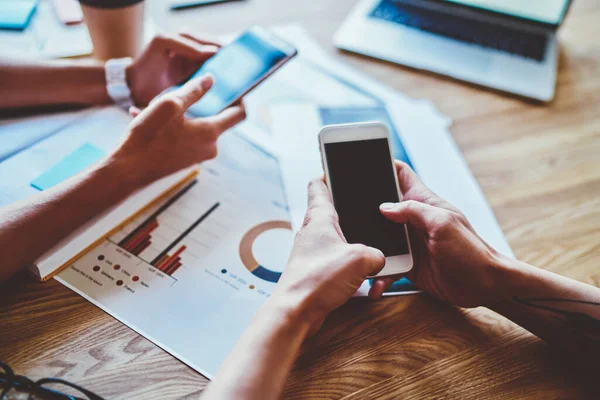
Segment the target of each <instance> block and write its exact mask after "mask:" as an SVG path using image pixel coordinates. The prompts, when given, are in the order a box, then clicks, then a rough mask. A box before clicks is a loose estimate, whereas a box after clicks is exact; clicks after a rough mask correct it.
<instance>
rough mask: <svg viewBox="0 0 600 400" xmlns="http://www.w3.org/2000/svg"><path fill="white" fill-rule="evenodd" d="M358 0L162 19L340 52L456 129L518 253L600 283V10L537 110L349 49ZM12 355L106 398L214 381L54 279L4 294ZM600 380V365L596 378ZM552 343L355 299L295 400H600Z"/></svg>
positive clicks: (585, 4) (480, 320)
mask: <svg viewBox="0 0 600 400" xmlns="http://www.w3.org/2000/svg"><path fill="white" fill-rule="evenodd" d="M354 3H356V1H355V0H318V1H293V2H292V1H280V0H248V1H245V2H239V3H231V4H223V5H220V6H214V7H207V8H203V9H194V10H189V11H185V12H179V13H165V12H164V10H165V9H166V2H158V1H154V2H150V3H149V11H150V13H151V15H152V16H153V17H154V18H155V19H156V21H157V22H158V24H159V25H160V26H162V27H164V28H167V29H170V30H178V29H181V28H182V27H185V28H187V30H189V31H191V32H197V31H199V30H202V31H206V32H211V33H215V34H220V33H226V32H228V31H231V30H239V29H242V28H244V27H246V26H247V25H250V24H255V23H262V24H274V23H287V22H299V23H301V24H303V25H304V26H305V27H306V28H307V29H308V30H309V31H310V33H311V34H312V35H313V36H314V37H315V38H316V39H317V40H318V41H319V42H320V44H321V45H323V46H324V47H325V48H326V49H327V50H329V51H330V52H331V53H332V54H334V55H335V56H336V57H339V58H340V59H342V60H343V61H345V62H347V63H349V64H352V65H353V66H354V67H356V68H358V69H360V70H362V71H364V72H366V73H368V74H371V75H373V76H375V77H376V78H377V79H379V80H381V81H383V82H385V83H387V84H388V85H390V86H391V87H393V88H395V89H397V90H400V91H402V92H405V93H407V94H408V95H410V96H413V97H416V98H427V99H430V100H432V101H433V102H434V103H435V104H436V105H437V106H438V107H439V108H440V109H441V110H442V111H443V112H444V113H446V114H447V115H449V116H451V117H452V118H453V120H454V125H453V128H452V133H453V135H454V138H455V140H456V142H457V143H458V146H459V147H460V149H461V150H462V152H463V154H464V156H465V158H466V159H467V161H468V163H469V165H470V167H471V169H472V170H473V173H474V175H475V177H476V178H477V180H478V181H479V184H480V185H481V187H482V188H483V190H484V192H485V194H486V196H487V198H488V199H489V201H490V203H491V204H492V206H493V209H494V211H495V213H496V215H497V217H498V219H499V221H500V224H501V225H502V228H503V229H504V232H505V233H506V235H507V237H508V239H509V242H510V244H511V246H512V248H513V249H514V251H515V253H516V255H517V256H518V257H519V258H520V259H522V260H524V261H526V262H529V263H532V264H534V265H538V266H540V267H542V268H546V269H548V270H551V271H555V272H558V273H561V274H564V275H567V276H569V277H572V278H575V279H579V280H581V281H584V282H587V283H590V284H594V285H600V41H599V40H598V37H600V28H599V27H598V26H599V21H600V2H598V1H596V0H577V1H575V4H574V6H573V9H572V10H571V13H570V15H569V16H568V18H567V21H566V26H564V28H563V29H562V31H561V33H560V41H561V44H562V46H561V57H560V73H559V75H558V87H557V95H556V100H555V101H554V102H553V103H552V104H550V105H546V106H542V105H535V104H528V103H526V102H523V101H521V100H517V99H513V98H510V97H506V96H503V95H499V94H496V93H492V92H489V91H486V90H482V89H479V88H474V87H470V86H467V85H465V84H461V83H457V82H453V81H450V80H448V79H445V78H441V77H437V76H434V75H431V74H427V73H421V72H416V71H412V70H409V69H407V68H403V67H399V66H396V65H391V64H387V63H383V62H379V61H373V60H370V59H367V58H363V57H359V56H355V55H349V54H342V53H339V52H337V51H336V50H335V49H334V48H333V46H332V44H331V37H332V35H333V33H334V31H335V30H336V29H337V27H338V26H339V25H340V24H341V22H342V20H343V19H344V16H345V15H346V13H347V12H348V11H349V10H350V9H351V7H352V6H353V5H354ZM0 359H3V360H5V361H8V362H10V363H11V364H12V365H13V367H15V369H16V370H17V372H18V373H21V374H26V375H28V376H31V377H36V378H38V377H43V376H50V375H54V376H60V377H63V378H65V379H68V380H71V381H74V382H78V383H80V384H82V385H84V386H86V387H89V388H90V389H92V390H94V391H97V392H98V393H99V394H102V395H104V396H106V398H109V399H147V398H161V399H171V398H185V399H192V398H198V397H199V396H200V394H201V392H202V390H203V388H204V387H205V385H206V384H207V380H206V379H205V378H203V377H202V376H201V375H199V374H197V373H196V372H194V371H193V370H191V369H190V368H188V367H187V366H185V365H184V364H183V363H181V362H179V361H178V360H176V359H175V358H173V357H172V356H170V355H169V354H167V353H166V352H164V351H162V350H161V349H159V348H158V347H156V346H155V345H153V344H152V343H150V342H149V341H148V340H146V339H144V338H143V337H141V336H139V335H138V334H136V333H135V332H133V331H131V330H130V329H129V328H127V327H126V326H124V325H122V324H121V323H119V322H117V321H116V320H114V319H113V318H111V317H110V316H108V315H107V314H105V313H104V312H102V311H101V310H99V309H98V308H96V307H95V306H93V305H91V304H90V303H88V302H87V301H85V300H83V299H82V298H80V297H79V296H77V295H76V294H74V293H73V292H71V291H70V290H68V289H66V288H65V287H63V286H61V285H60V284H58V283H57V282H55V281H52V282H49V283H47V284H43V285H42V284H38V283H35V282H32V281H31V280H30V279H29V278H28V277H26V276H25V275H24V274H21V275H19V276H17V277H15V278H14V279H13V280H12V281H10V282H9V283H8V284H7V285H4V286H2V287H1V288H0ZM596 371H597V370H596ZM598 393H600V390H598V387H594V386H593V384H589V383H585V382H584V381H583V380H582V379H581V378H580V376H579V375H578V374H577V373H575V372H573V370H572V369H571V368H569V367H568V366H566V365H564V364H562V363H561V361H560V360H559V359H558V358H557V357H556V355H555V354H554V353H553V352H552V351H551V350H550V349H548V348H547V346H546V345H545V344H544V343H543V342H542V341H540V340H539V339H537V338H536V337H534V336H532V335H531V334H529V333H528V332H526V331H525V330H523V329H521V328H519V327H518V326H516V325H514V324H512V323H511V322H509V321H508V320H506V319H504V318H502V317H500V316H498V315H497V314H494V313H492V312H490V311H488V310H486V309H481V308H479V309H471V310H463V309H457V308H454V307H452V306H450V305H448V304H445V303H442V302H439V301H436V300H434V299H432V298H431V297H429V296H427V295H417V296H412V297H404V298H394V299H387V300H384V301H381V302H378V303H370V302H368V301H362V300H359V301H351V302H350V303H349V304H348V305H346V306H345V307H343V308H342V309H341V310H339V311H338V312H336V313H335V314H333V315H332V316H331V318H330V319H329V320H328V321H327V323H326V324H325V327H324V329H323V330H322V331H321V333H320V334H319V335H318V336H317V337H315V338H314V339H312V340H311V341H310V342H309V343H307V345H306V346H305V349H304V351H303V353H302V355H301V356H300V358H299V360H298V363H297V365H296V367H295V370H294V372H293V374H292V375H291V376H290V378H289V382H288V385H287V387H286V393H285V397H286V398H292V399H293V398H311V399H315V398H318V399H334V398H336V399H337V398H344V399H359V398H386V399H387V398H404V399H406V398H420V399H422V398H460V399H471V398H477V399H488V398H489V399H498V398H502V399H511V398H519V399H521V398H541V399H549V398H581V399H583V398H592V397H594V396H593V395H594V394H595V395H596V396H595V397H596V398H597V397H598Z"/></svg>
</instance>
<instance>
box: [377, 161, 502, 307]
mask: <svg viewBox="0 0 600 400" xmlns="http://www.w3.org/2000/svg"><path fill="white" fill-rule="evenodd" d="M396 170H397V173H398V182H399V184H400V189H401V191H402V193H403V196H404V197H403V201H402V202H400V203H394V204H392V203H389V204H383V205H382V206H381V212H382V214H383V215H384V216H385V217H386V218H388V219H390V220H392V221H394V222H397V223H400V224H408V225H409V231H410V232H411V249H412V252H413V257H414V260H415V264H414V267H413V269H412V270H411V271H410V272H408V273H407V274H406V275H405V276H406V277H407V278H408V279H410V280H411V281H412V282H413V283H414V284H415V285H416V286H417V287H418V288H419V289H421V290H424V291H426V292H429V293H431V294H432V295H434V296H435V297H437V298H439V299H441V300H444V301H448V302H450V303H453V304H456V305H458V306H461V307H476V306H480V305H485V304H487V303H489V302H490V301H492V300H493V299H494V298H496V297H497V294H498V289H497V285H496V280H495V279H494V276H495V271H496V270H497V269H498V268H499V265H500V261H499V255H498V253H496V251H495V250H494V249H493V248H492V247H490V246H489V245H488V244H486V243H485V242H484V241H483V239H481V238H480V237H479V236H478V235H477V233H476V232H475V230H474V229H473V227H472V226H471V224H470V223H469V221H468V220H467V218H466V217H465V216H464V215H463V214H462V213H461V212H460V211H459V210H458V209H457V208H456V207H454V206H453V205H451V204H450V203H448V202H447V201H446V200H444V199H442V198H440V197H438V196H437V195H436V194H435V193H433V192H432V191H431V190H429V189H428V188H427V187H426V186H425V185H424V184H423V183H422V182H421V180H420V179H419V178H418V177H417V175H416V174H415V173H414V171H413V170H412V169H411V168H410V167H409V166H408V165H406V164H404V163H402V162H400V161H396ZM399 278H400V276H395V277H386V278H380V279H377V280H376V281H375V283H374V284H373V286H372V288H371V291H370V293H369V296H370V297H371V298H379V297H381V295H382V292H383V291H384V290H385V289H386V288H387V287H389V285H391V284H392V283H393V282H394V281H396V280H397V279H399Z"/></svg>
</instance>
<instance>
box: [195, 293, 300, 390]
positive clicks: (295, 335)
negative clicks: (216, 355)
mask: <svg viewBox="0 0 600 400" xmlns="http://www.w3.org/2000/svg"><path fill="white" fill-rule="evenodd" d="M272 300H273V298H271V299H270V300H269V301H267V303H265V305H264V306H263V307H262V308H261V309H260V311H259V312H258V314H257V315H256V317H255V318H254V320H253V321H252V324H251V325H250V327H249V328H248V329H247V330H246V332H245V333H244V335H243V336H242V338H241V339H240V341H239V342H238V344H237V345H236V346H235V348H234V349H233V351H232V352H231V353H230V354H229V356H228V357H227V360H226V361H225V363H224V364H223V366H222V367H221V369H220V370H219V373H218V374H217V376H216V379H215V380H214V382H212V383H211V384H210V386H209V387H208V389H207V391H206V392H205V394H204V396H203V399H219V400H222V399H236V400H237V399H261V400H263V399H278V398H280V396H281V392H282V391H283V387H284V385H285V382H286V379H287V376H288V374H289V372H290V370H291V368H292V365H293V363H294V361H295V359H296V357H297V354H298V351H299V350H300V347H301V345H302V342H303V341H304V339H305V338H306V336H307V335H308V332H309V329H310V324H308V322H307V321H306V320H304V319H303V318H302V316H301V314H300V313H296V312H294V311H292V312H290V311H288V309H287V308H286V307H282V306H280V305H278V304H276V302H275V301H272Z"/></svg>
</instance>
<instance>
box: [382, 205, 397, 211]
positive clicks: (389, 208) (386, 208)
mask: <svg viewBox="0 0 600 400" xmlns="http://www.w3.org/2000/svg"><path fill="white" fill-rule="evenodd" d="M395 205H396V204H395V203H383V204H382V205H380V206H379V209H381V210H383V211H392V210H393V209H394V206H395Z"/></svg>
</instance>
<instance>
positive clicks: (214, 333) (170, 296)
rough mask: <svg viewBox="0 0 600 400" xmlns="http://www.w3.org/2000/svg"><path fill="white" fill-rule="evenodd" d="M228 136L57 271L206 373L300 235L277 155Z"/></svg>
mask: <svg viewBox="0 0 600 400" xmlns="http://www.w3.org/2000/svg"><path fill="white" fill-rule="evenodd" d="M220 145H221V149H222V150H221V153H220V155H219V157H218V158H217V159H216V160H213V161H210V162H207V163H205V164H203V166H202V168H201V170H200V174H199V175H198V177H197V179H196V180H195V181H194V182H192V183H190V184H189V185H188V186H186V187H184V188H183V189H181V190H180V191H179V192H178V193H177V194H176V195H174V196H173V197H171V198H170V199H168V200H165V201H163V202H162V203H159V204H157V205H155V206H153V207H152V208H151V209H150V210H147V211H146V212H145V213H144V214H143V215H141V216H139V217H138V218H137V219H136V220H135V221H133V222H132V223H130V224H129V225H127V226H125V227H123V228H122V229H121V230H120V231H119V232H118V233H116V234H115V235H113V236H112V237H110V238H109V239H108V240H106V241H105V242H104V243H103V244H101V245H99V246H98V247H96V248H95V249H94V250H92V251H91V252H89V253H88V254H87V255H85V256H84V257H82V258H81V259H79V260H78V261H76V262H75V263H74V264H73V265H72V266H71V267H70V268H67V269H66V270H65V271H63V272H62V273H61V274H60V275H59V276H58V277H57V279H58V280H59V281H61V282H62V283H64V284H65V285H67V286H68V287H70V288H72V289H73V290H75V291H76V292H78V293H79V294H81V295H82V296H84V297H85V298H87V299H89V300H90V301H92V302H93V303H94V304H96V305H98V306H99V307H101V308H102V309H104V310H106V311H107V312H109V313H110V314H111V315H113V316H115V317H116V318H118V319H119V320H121V321H123V322H124V323H126V324H127V325H129V326H130V327H132V328H133V329H135V330H137V331H138V332H140V333H141V334H143V335H144V336H146V337H148V338H149V339H151V340H152V341H154V342H155V343H157V344H158V345H160V346H161V347H163V348H164V349H166V350H167V351H169V352H170V353H172V354H174V355H175V356H176V357H178V358H180V359H181V360H183V361H184V362H186V363H187V364H188V365H190V366H192V367H193V368H195V369H196V370H198V371H200V372H202V373H203V374H205V375H206V376H208V377H210V376H212V375H214V374H215V372H216V370H217V369H218V367H219V365H220V364H221V362H222V361H223V360H224V358H225V356H226V355H227V353H228V352H229V351H230V350H231V348H233V346H234V344H235V343H236V341H237V340H238V338H239V337H240V335H241V334H242V332H243V330H244V329H245V328H246V326H247V325H248V323H249V322H250V319H251V318H252V316H253V315H254V313H255V312H256V311H257V310H258V308H259V307H260V306H261V305H262V304H263V302H264V301H265V299H266V298H268V297H269V295H270V293H271V292H272V290H273V288H274V286H275V284H276V282H277V280H278V279H279V276H280V274H281V271H282V269H283V267H284V266H285V263H286V261H287V258H288V255H289V252H290V249H291V246H292V242H293V234H292V231H291V227H290V223H289V222H288V219H289V218H288V212H287V209H286V205H285V198H284V194H283V189H282V187H281V184H280V177H279V169H278V165H277V161H276V160H275V159H274V158H273V157H271V156H269V155H267V154H266V153H264V152H263V151H262V150H261V149H260V148H258V147H256V146H254V145H253V144H251V143H249V142H248V141H246V140H245V139H243V138H242V137H240V136H239V135H237V134H236V133H235V132H229V133H227V134H226V135H225V136H223V137H222V142H221V143H220Z"/></svg>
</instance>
